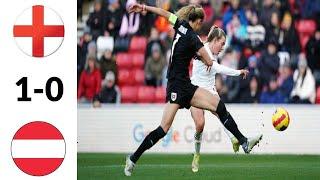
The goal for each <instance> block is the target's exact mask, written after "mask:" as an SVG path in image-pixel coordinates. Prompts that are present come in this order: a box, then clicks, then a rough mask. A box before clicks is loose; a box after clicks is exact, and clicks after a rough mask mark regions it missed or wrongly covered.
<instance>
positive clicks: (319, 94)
mask: <svg viewBox="0 0 320 180" xmlns="http://www.w3.org/2000/svg"><path fill="white" fill-rule="evenodd" d="M316 104H320V86H319V87H318V88H317V94H316Z"/></svg>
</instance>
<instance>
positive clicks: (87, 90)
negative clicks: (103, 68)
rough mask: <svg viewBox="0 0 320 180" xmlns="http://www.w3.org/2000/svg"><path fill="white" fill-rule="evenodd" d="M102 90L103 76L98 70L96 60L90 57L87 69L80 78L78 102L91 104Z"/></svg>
mask: <svg viewBox="0 0 320 180" xmlns="http://www.w3.org/2000/svg"><path fill="white" fill-rule="evenodd" d="M100 89H101V74H100V70H99V69H98V68H97V65H96V59H95V57H93V56H89V57H88V58H87V62H86V68H85V70H83V71H82V73H81V76H80V82H79V88H78V101H79V102H80V103H90V102H91V101H92V99H93V97H94V96H95V95H97V94H98V93H99V92H100Z"/></svg>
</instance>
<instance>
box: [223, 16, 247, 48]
mask: <svg viewBox="0 0 320 180" xmlns="http://www.w3.org/2000/svg"><path fill="white" fill-rule="evenodd" d="M239 18H240V17H239V16H238V15H237V14H234V15H233V16H232V20H231V21H230V22H229V23H228V24H227V27H226V29H227V35H228V37H230V40H231V45H233V46H235V48H236V49H241V48H240V46H241V45H243V44H244V42H245V39H247V35H248V33H247V27H246V26H245V25H243V24H241V22H240V19H239Z"/></svg>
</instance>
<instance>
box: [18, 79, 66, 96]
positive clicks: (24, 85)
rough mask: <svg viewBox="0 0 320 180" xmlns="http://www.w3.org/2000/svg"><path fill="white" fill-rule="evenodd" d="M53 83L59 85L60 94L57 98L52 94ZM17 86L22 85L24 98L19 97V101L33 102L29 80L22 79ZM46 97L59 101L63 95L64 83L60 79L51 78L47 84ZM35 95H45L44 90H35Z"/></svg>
mask: <svg viewBox="0 0 320 180" xmlns="http://www.w3.org/2000/svg"><path fill="white" fill-rule="evenodd" d="M53 82H56V83H57V85H58V93H57V95H56V96H53V95H52V93H51V85H52V83H53ZM16 85H17V86H20V85H22V96H21V97H18V101H31V97H28V78H27V77H22V78H21V79H20V80H19V81H18V82H17V83H16ZM45 90H46V96H47V98H48V99H49V100H50V101H59V100H60V99H61V98H62V95H63V83H62V81H61V79H60V78H58V77H51V78H49V79H48V80H47V83H46V87H45ZM34 93H43V89H34Z"/></svg>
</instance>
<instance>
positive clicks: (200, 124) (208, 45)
mask: <svg viewBox="0 0 320 180" xmlns="http://www.w3.org/2000/svg"><path fill="white" fill-rule="evenodd" d="M225 41H226V34H225V32H224V31H223V30H222V29H221V28H219V27H217V26H212V27H211V29H210V32H209V34H208V38H207V42H205V43H204V47H205V49H206V50H207V52H208V54H209V55H210V58H211V59H215V60H214V61H213V63H214V65H213V66H212V68H211V70H208V67H207V66H206V65H205V64H204V63H203V62H202V61H201V60H200V59H199V58H200V57H196V58H195V60H194V61H193V68H192V77H191V83H192V84H194V85H197V86H199V87H202V88H204V89H206V90H208V91H209V92H211V93H212V94H213V95H214V96H218V97H219V94H218V92H217V91H216V88H215V75H216V74H217V73H220V74H224V75H228V76H243V78H246V76H247V74H248V73H249V72H248V71H247V70H244V69H241V70H235V69H231V68H229V67H226V66H223V65H220V64H218V62H217V55H218V54H219V53H220V52H221V51H222V50H223V46H224V44H225ZM190 111H191V116H192V118H193V120H194V123H195V125H196V133H195V136H194V138H195V153H194V156H193V161H192V171H193V172H198V170H199V160H200V146H201V139H202V131H203V128H204V124H205V119H204V110H203V109H199V108H196V107H191V108H190ZM215 115H216V116H217V117H218V115H217V114H215ZM218 118H219V117H218ZM223 129H224V131H225V132H226V134H227V135H228V136H229V138H230V140H231V142H232V145H233V151H234V152H238V151H239V146H240V144H239V142H238V140H237V138H235V137H234V136H233V134H232V133H230V131H228V130H227V129H226V128H225V127H223Z"/></svg>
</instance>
